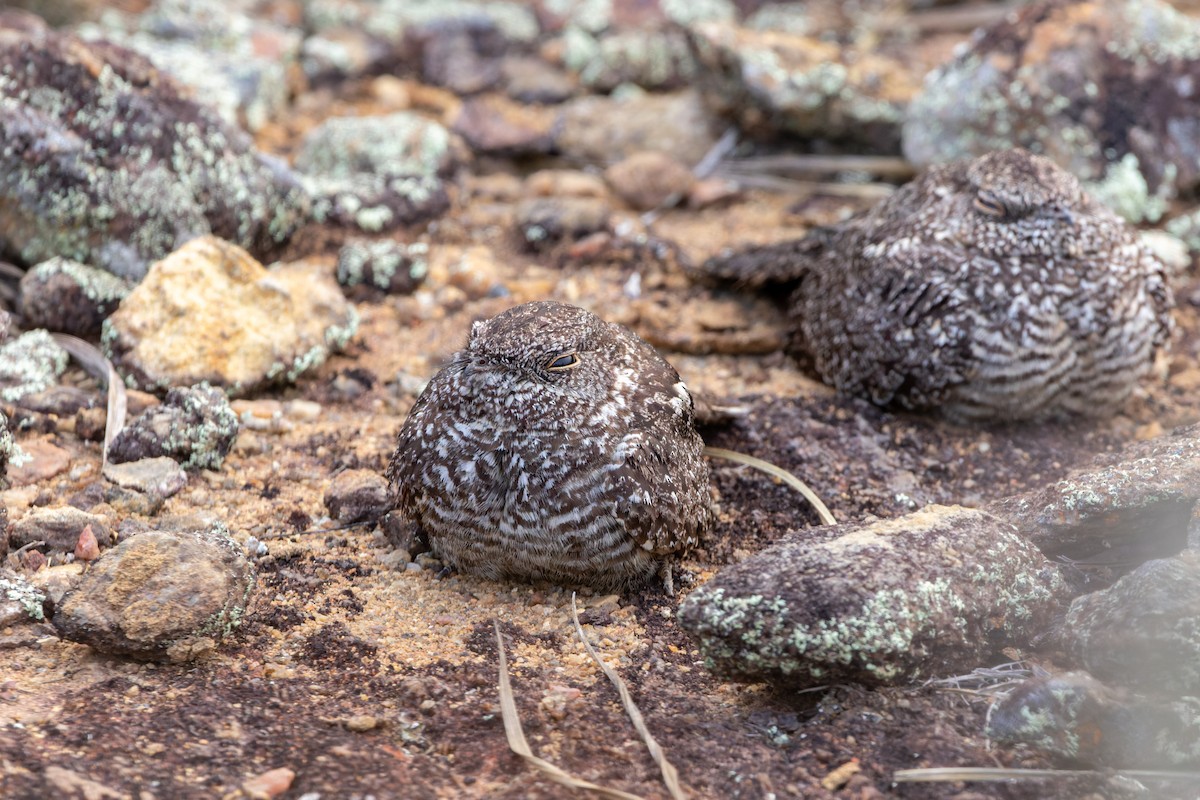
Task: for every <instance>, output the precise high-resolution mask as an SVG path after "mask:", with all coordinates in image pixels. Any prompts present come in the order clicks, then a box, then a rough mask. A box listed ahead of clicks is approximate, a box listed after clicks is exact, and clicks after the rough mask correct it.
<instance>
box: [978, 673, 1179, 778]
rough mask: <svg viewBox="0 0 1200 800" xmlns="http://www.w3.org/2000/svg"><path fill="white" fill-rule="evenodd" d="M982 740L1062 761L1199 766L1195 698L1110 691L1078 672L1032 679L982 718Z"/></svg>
mask: <svg viewBox="0 0 1200 800" xmlns="http://www.w3.org/2000/svg"><path fill="white" fill-rule="evenodd" d="M987 735H988V736H990V737H991V738H993V739H995V740H996V741H999V742H1004V743H1006V744H1018V743H1020V744H1026V745H1029V746H1031V747H1033V748H1035V749H1037V750H1040V751H1042V752H1044V753H1047V754H1049V755H1051V756H1053V757H1055V758H1057V759H1059V760H1061V761H1063V762H1066V763H1068V764H1070V765H1073V766H1077V765H1079V764H1080V763H1082V764H1088V765H1092V766H1096V767H1108V768H1115V769H1121V768H1135V769H1152V768H1154V767H1186V766H1194V765H1196V764H1200V699H1198V698H1195V697H1183V698H1180V699H1179V700H1177V701H1175V702H1167V703H1160V702H1155V701H1148V700H1145V699H1144V698H1140V697H1129V696H1128V695H1125V694H1121V693H1117V692H1113V691H1111V690H1109V689H1108V688H1106V687H1105V686H1104V685H1103V684H1101V683H1100V682H1099V681H1097V680H1095V679H1094V678H1092V677H1091V676H1090V675H1088V674H1087V673H1085V672H1067V673H1064V674H1061V675H1050V676H1046V677H1040V678H1032V679H1030V680H1028V681H1025V682H1024V683H1022V684H1021V685H1020V686H1018V687H1017V688H1015V689H1013V690H1012V691H1011V692H1009V693H1008V695H1007V696H1005V697H1004V698H1003V699H1002V700H1000V701H999V702H998V703H996V705H994V706H993V707H992V709H991V711H990V712H989V713H988V725H987Z"/></svg>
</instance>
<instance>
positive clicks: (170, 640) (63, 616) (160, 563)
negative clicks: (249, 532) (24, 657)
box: [54, 526, 254, 662]
mask: <svg viewBox="0 0 1200 800" xmlns="http://www.w3.org/2000/svg"><path fill="white" fill-rule="evenodd" d="M253 588H254V568H253V567H252V566H251V564H250V563H249V562H248V561H247V560H246V557H245V556H244V555H243V554H242V551H241V548H240V547H239V546H238V545H237V543H236V542H234V541H233V539H231V538H230V537H229V533H228V532H227V531H226V530H225V529H224V528H223V527H222V526H216V527H214V528H212V529H209V530H204V531H193V532H187V531H185V532H175V531H146V532H145V533H139V534H137V535H136V536H133V537H132V538H130V539H127V540H125V541H124V542H121V544H119V545H117V546H116V547H114V548H112V549H111V550H109V551H108V552H106V553H105V554H104V555H102V556H101V557H100V559H99V560H97V561H96V562H95V563H94V564H93V566H92V568H91V569H90V570H89V571H88V573H87V574H86V575H84V576H83V578H82V580H80V582H79V583H78V585H76V586H75V587H74V588H73V589H71V590H70V591H69V592H67V594H66V595H65V596H64V597H63V599H62V602H61V603H60V604H59V605H58V606H57V608H56V609H55V611H54V624H55V626H56V627H57V628H58V630H59V632H60V633H61V634H62V636H63V638H65V639H70V640H71V641H75V642H82V643H84V644H87V645H90V646H91V647H93V648H94V649H96V650H98V651H100V652H102V653H113V654H116V655H123V656H129V657H131V658H136V659H139V660H146V661H172V662H180V661H191V660H192V659H194V658H196V657H198V656H200V655H203V654H204V653H207V652H209V651H211V650H213V649H215V648H216V646H217V645H218V644H219V643H220V642H221V640H222V639H224V638H225V637H226V636H227V635H228V634H229V633H230V632H231V631H232V630H233V629H234V628H236V627H237V626H238V625H239V624H241V621H242V617H243V615H244V614H245V611H246V604H247V602H248V601H249V599H250V594H251V591H252V590H253Z"/></svg>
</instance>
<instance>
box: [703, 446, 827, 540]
mask: <svg viewBox="0 0 1200 800" xmlns="http://www.w3.org/2000/svg"><path fill="white" fill-rule="evenodd" d="M704 455H706V456H712V457H713V458H724V459H727V460H729V461H736V462H737V463H739V464H745V465H746V466H748V467H754V468H755V469H757V470H759V471H761V472H765V473H767V474H768V475H772V476H774V477H776V478H779V480H781V481H783V482H784V483H786V484H787V485H788V486H791V487H792V488H793V489H795V490H796V491H798V492H799V493H800V494H802V495H804V499H805V500H807V501H808V502H809V503H810V504H811V505H812V507H813V508H814V509H816V512H817V516H818V517H820V518H821V524H822V525H837V520H836V519H834V516H833V514H832V513H830V511H829V508H828V507H827V506H826V505H825V503H824V502H822V501H821V498H819V497H817V493H816V492H814V491H813V490H812V489H810V488H808V484H807V483H805V482H804V481H802V480H800V479H799V478H797V477H796V476H795V475H793V474H792V473H790V472H788V471H787V470H785V469H783V468H782V467H777V466H775V465H774V464H772V463H771V462H770V461H763V460H762V459H761V458H755V457H754V456H748V455H746V454H745V453H739V452H737V451H736V450H726V449H725V448H724V447H709V446H707V445H705V447H704Z"/></svg>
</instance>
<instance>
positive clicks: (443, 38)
mask: <svg viewBox="0 0 1200 800" xmlns="http://www.w3.org/2000/svg"><path fill="white" fill-rule="evenodd" d="M414 36H415V38H416V39H417V40H418V41H419V42H420V46H421V78H422V79H423V80H424V81H426V82H428V83H432V84H434V85H435V86H444V87H445V88H447V89H449V90H450V91H452V92H454V93H455V94H457V95H469V94H475V93H477V92H482V91H484V90H486V89H490V88H492V87H493V86H495V85H496V84H497V83H499V82H500V78H501V76H502V74H503V72H502V69H501V58H502V57H503V55H504V51H505V45H506V44H507V42H506V41H505V37H504V33H503V32H502V31H501V30H500V28H499V26H498V25H497V24H496V22H495V20H492V19H489V18H487V17H484V16H462V17H453V18H449V19H440V20H431V21H430V22H429V23H426V24H424V25H421V26H420V27H419V28H418V29H417V30H416V31H414Z"/></svg>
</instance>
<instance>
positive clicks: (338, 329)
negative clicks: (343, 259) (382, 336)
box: [101, 236, 358, 396]
mask: <svg viewBox="0 0 1200 800" xmlns="http://www.w3.org/2000/svg"><path fill="white" fill-rule="evenodd" d="M357 328H358V315H357V313H356V312H355V310H354V308H353V307H352V306H351V305H350V304H349V303H347V302H346V299H345V298H344V297H343V296H342V292H341V290H340V289H339V288H338V285H337V283H336V282H335V281H334V280H333V279H332V278H331V277H330V276H328V275H326V274H325V273H324V271H322V270H320V269H318V268H316V267H313V266H310V265H307V264H304V263H296V264H286V265H283V266H279V267H276V268H274V269H272V270H270V271H268V270H266V269H264V268H263V267H262V265H261V264H259V263H258V262H257V261H255V260H254V259H253V258H252V257H251V256H250V255H249V254H248V253H247V252H245V251H244V250H242V249H241V248H239V247H237V246H235V245H232V244H229V243H228V242H224V241H221V240H220V239H217V238H215V237H211V236H208V237H203V238H200V239H195V240H193V241H191V242H189V243H188V244H186V245H184V246H183V247H182V248H180V249H179V250H178V251H176V252H174V253H172V254H171V255H170V256H168V257H167V258H165V259H163V260H162V261H159V262H158V263H156V264H155V265H154V266H153V267H152V268H151V270H150V272H149V274H147V276H146V278H145V279H144V280H143V281H142V282H141V284H139V285H138V287H137V288H136V289H134V291H133V292H132V293H130V295H129V296H128V297H127V298H125V301H124V302H123V303H122V304H121V308H120V309H118V310H117V311H116V313H114V314H113V315H112V316H111V317H109V318H108V319H107V320H106V321H105V323H104V334H103V337H102V340H101V344H102V345H103V347H104V349H105V351H106V353H107V354H108V356H109V357H110V358H111V359H112V360H113V362H114V364H116V366H117V369H118V370H120V371H121V372H122V374H123V375H124V376H125V379H126V382H127V383H129V384H130V385H131V386H136V387H140V388H143V389H147V390H150V391H156V390H163V389H169V388H171V387H175V386H193V385H195V384H198V383H202V382H205V381H207V382H208V383H210V384H212V385H213V386H219V387H221V388H222V389H224V390H225V391H226V392H227V393H229V394H230V395H235V396H236V395H239V394H243V393H246V392H249V391H252V390H254V389H256V388H259V387H261V386H265V385H267V384H271V383H283V382H294V381H295V380H296V379H297V378H298V377H299V376H300V375H301V374H302V373H304V372H305V371H307V370H309V369H312V368H314V367H316V366H319V365H320V364H322V363H324V361H325V359H326V358H327V357H328V356H329V354H330V353H331V352H336V351H338V350H340V349H341V348H342V347H344V346H345V345H346V343H347V341H349V339H350V337H351V336H352V335H353V334H354V332H355V331H356V330H357Z"/></svg>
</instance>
